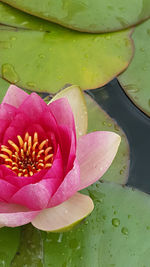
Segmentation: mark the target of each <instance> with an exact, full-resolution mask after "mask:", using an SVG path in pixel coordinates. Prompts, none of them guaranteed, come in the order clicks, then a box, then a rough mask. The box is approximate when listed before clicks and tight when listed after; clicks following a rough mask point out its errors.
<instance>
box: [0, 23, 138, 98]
mask: <svg viewBox="0 0 150 267" xmlns="http://www.w3.org/2000/svg"><path fill="white" fill-rule="evenodd" d="M130 34H131V31H129V30H125V31H122V32H117V33H110V34H94V35H93V34H89V33H86V34H83V33H79V32H75V31H69V30H66V29H63V28H62V30H61V31H60V30H59V32H58V31H57V30H54V31H51V32H50V33H48V32H39V31H31V30H23V29H19V28H18V29H17V30H16V29H15V28H12V27H11V28H9V27H5V26H1V27H0V58H1V61H0V74H1V76H2V77H3V78H4V79H5V80H7V81H9V82H10V83H14V84H16V85H18V86H19V87H22V88H25V89H28V90H33V91H38V92H40V91H42V92H51V93H54V92H56V91H58V90H59V89H61V88H62V87H63V86H64V85H65V84H67V83H71V84H78V85H79V86H80V87H81V88H82V89H90V88H97V87H99V86H102V85H104V84H106V83H107V82H108V81H110V80H111V79H112V78H113V77H114V76H116V75H117V74H118V73H120V72H121V71H123V70H124V69H125V68H126V67H127V66H128V63H129V62H130V59H131V57H132V52H133V45H132V41H131V39H130ZM22 44H23V45H22ZM20 59H21V60H20ZM110 62H111V63H110Z"/></svg>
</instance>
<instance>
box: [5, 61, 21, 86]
mask: <svg viewBox="0 0 150 267" xmlns="http://www.w3.org/2000/svg"><path fill="white" fill-rule="evenodd" d="M2 77H3V78H4V79H6V80H8V81H9V82H11V83H17V82H18V81H19V77H18V75H17V73H16V71H15V69H14V67H13V66H12V65H10V64H7V63H6V64H4V65H2Z"/></svg>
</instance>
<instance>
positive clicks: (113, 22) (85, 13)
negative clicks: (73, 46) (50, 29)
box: [2, 0, 150, 32]
mask: <svg viewBox="0 0 150 267" xmlns="http://www.w3.org/2000/svg"><path fill="white" fill-rule="evenodd" d="M2 1H3V2H5V3H8V4H10V5H11V6H14V7H16V8H18V9H20V10H23V11H25V12H27V13H30V14H33V15H35V16H38V17H41V18H44V19H46V20H50V21H53V22H56V23H58V24H61V25H63V26H66V27H69V28H72V29H76V30H79V31H86V32H110V31H116V30H120V29H124V28H128V27H130V26H132V25H135V24H137V23H139V22H140V21H143V20H144V19H146V18H148V17H150V2H149V0H144V1H143V0H132V1H131V0H126V1H122V0H111V2H108V1H105V0H94V1H91V0H80V1H79V0H76V1H74V0H59V1H55V0H45V1H44V2H42V3H41V0H32V1H31V0H26V1H22V0H2Z"/></svg>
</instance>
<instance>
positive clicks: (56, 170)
mask: <svg viewBox="0 0 150 267" xmlns="http://www.w3.org/2000/svg"><path fill="white" fill-rule="evenodd" d="M63 174H64V170H63V161H62V155H61V151H60V147H59V145H58V148H57V152H56V155H55V158H54V161H53V165H52V167H51V168H50V169H49V170H48V171H47V173H46V174H45V175H44V177H43V179H50V178H53V179H58V180H59V181H60V180H62V178H63Z"/></svg>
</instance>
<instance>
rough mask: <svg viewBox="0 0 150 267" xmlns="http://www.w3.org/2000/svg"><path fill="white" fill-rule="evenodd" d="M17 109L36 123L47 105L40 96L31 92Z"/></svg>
mask: <svg viewBox="0 0 150 267" xmlns="http://www.w3.org/2000/svg"><path fill="white" fill-rule="evenodd" d="M18 110H19V112H21V113H24V114H25V115H26V116H27V117H29V118H30V120H31V121H32V122H34V123H37V122H40V121H41V120H42V116H43V115H44V112H45V111H46V110H47V105H46V103H45V102H44V101H43V99H42V98H41V97H40V96H38V95H37V94H36V93H32V94H31V95H28V97H27V98H26V99H25V101H24V102H23V103H22V105H20V107H19V109H18Z"/></svg>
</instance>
